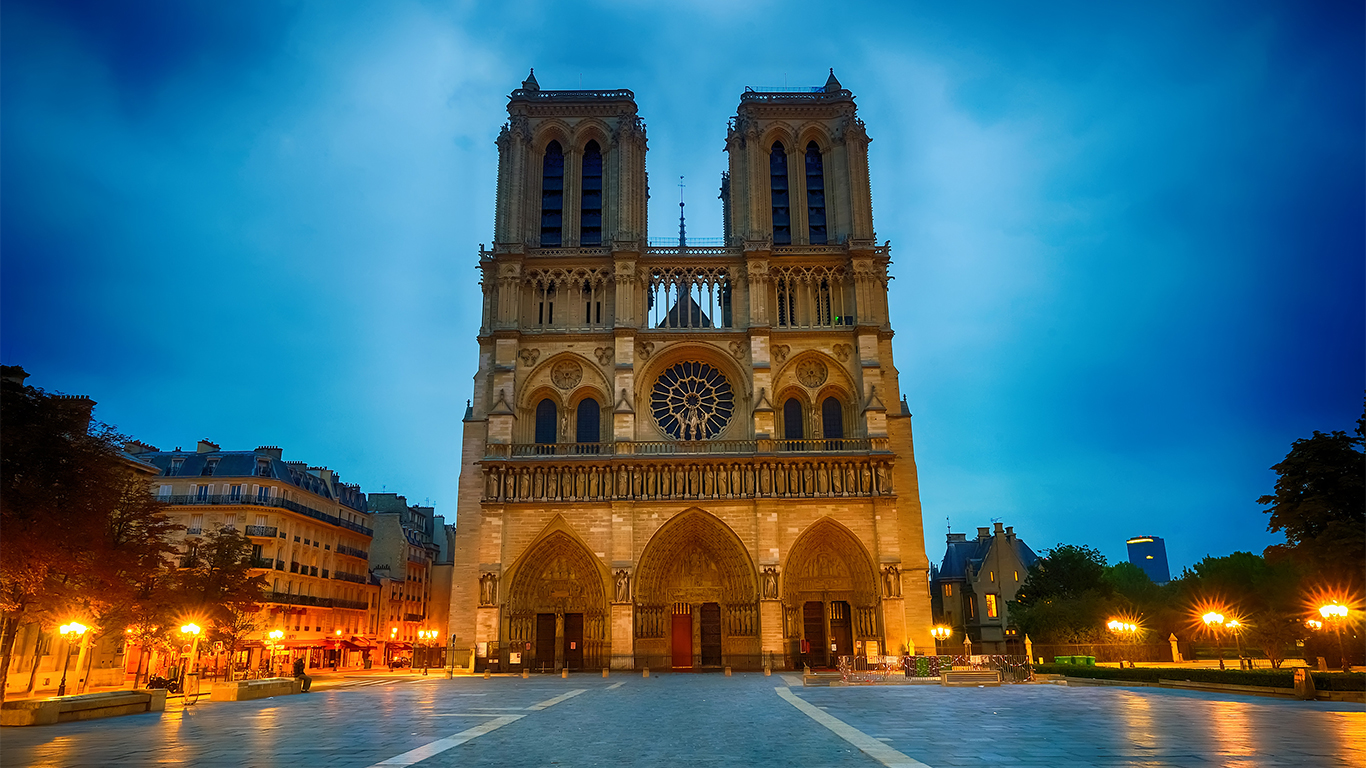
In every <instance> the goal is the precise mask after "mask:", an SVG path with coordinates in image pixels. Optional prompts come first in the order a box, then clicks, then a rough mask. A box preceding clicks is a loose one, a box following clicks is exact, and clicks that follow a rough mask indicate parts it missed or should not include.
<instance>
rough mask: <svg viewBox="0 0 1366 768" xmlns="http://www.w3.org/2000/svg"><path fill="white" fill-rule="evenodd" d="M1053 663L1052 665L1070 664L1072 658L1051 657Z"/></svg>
mask: <svg viewBox="0 0 1366 768" xmlns="http://www.w3.org/2000/svg"><path fill="white" fill-rule="evenodd" d="M1053 663H1054V664H1071V663H1072V657H1071V656H1054V657H1053Z"/></svg>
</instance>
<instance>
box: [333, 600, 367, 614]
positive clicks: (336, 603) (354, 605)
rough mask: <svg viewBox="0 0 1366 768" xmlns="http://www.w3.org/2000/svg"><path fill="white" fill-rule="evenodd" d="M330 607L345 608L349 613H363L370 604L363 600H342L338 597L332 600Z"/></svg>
mask: <svg viewBox="0 0 1366 768" xmlns="http://www.w3.org/2000/svg"><path fill="white" fill-rule="evenodd" d="M332 607H333V608H345V609H347V610H350V611H365V610H369V608H370V604H369V603H367V602H365V601H364V600H343V599H341V598H339V597H334V598H332Z"/></svg>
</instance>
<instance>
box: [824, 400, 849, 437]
mask: <svg viewBox="0 0 1366 768" xmlns="http://www.w3.org/2000/svg"><path fill="white" fill-rule="evenodd" d="M821 428H822V430H823V431H824V432H825V439H826V440H838V439H839V438H842V437H844V407H843V406H841V405H840V401H839V398H837V397H827V398H825V399H824V400H822V401H821ZM828 447H830V448H833V449H836V450H838V448H839V446H838V445H833V446H828Z"/></svg>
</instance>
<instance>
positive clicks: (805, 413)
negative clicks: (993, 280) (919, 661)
mask: <svg viewBox="0 0 1366 768" xmlns="http://www.w3.org/2000/svg"><path fill="white" fill-rule="evenodd" d="M508 115H509V119H508V122H507V124H506V125H504V126H503V130H502V133H501V134H500V135H499V137H498V153H499V161H498V191H497V195H498V197H497V202H496V211H497V213H496V217H495V224H494V241H493V243H492V247H491V248H490V249H487V250H486V249H484V248H483V247H482V246H481V248H480V253H479V269H480V271H481V273H482V278H483V280H482V287H483V294H484V312H483V321H482V326H481V328H480V329H479V372H478V375H477V376H476V377H475V383H474V393H473V395H474V396H473V399H472V402H471V405H470V407H469V408H467V409H466V414H465V421H464V438H463V458H462V462H461V467H460V485H459V501H458V507H457V533H456V553H455V562H456V565H455V574H454V583H453V586H452V590H451V593H452V599H451V611H450V616H451V619H450V626H449V629H448V632H449V634H448V637H450V638H451V641H452V643H453V646H454V648H455V649H456V653H457V659H459V658H461V657H463V656H465V655H466V654H469V656H470V658H471V659H472V661H473V664H474V669H475V670H476V671H480V670H484V669H489V670H494V671H518V670H522V669H530V670H534V671H540V670H559V669H563V668H567V669H570V670H575V669H600V668H606V667H610V668H613V669H633V668H635V669H639V668H642V667H651V668H655V669H663V670H667V669H670V668H694V669H695V668H708V667H711V668H718V669H719V668H722V667H734V668H736V669H757V668H760V667H764V666H771V667H773V668H776V669H785V668H793V667H798V668H799V667H800V666H801V665H802V664H810V665H811V666H813V667H820V666H829V665H833V664H835V663H837V660H838V659H839V657H841V656H860V655H862V656H877V655H881V654H897V653H900V652H901V651H902V650H903V649H908V650H913V649H915V648H920V649H922V650H930V649H932V648H933V641H932V639H931V637H930V634H929V630H930V623H931V622H930V600H929V591H928V567H929V565H928V562H927V559H926V557H925V543H924V539H923V532H922V527H921V511H920V492H919V486H918V482H917V479H916V469H915V456H914V452H913V450H912V444H911V417H910V413H909V412H908V410H907V408H906V405H905V403H904V401H902V400H901V396H900V390H899V386H898V383H897V374H896V368H895V367H894V366H893V364H892V329H891V327H890V325H889V322H888V312H887V289H888V279H889V278H888V273H887V268H888V265H889V264H890V260H889V256H890V254H889V248H888V246H886V245H878V244H877V242H876V236H875V234H874V231H873V216H872V199H871V194H870V190H869V177H868V142H869V139H868V135H867V133H866V132H865V130H864V124H863V121H862V120H860V119H859V118H858V116H857V114H856V108H855V105H854V97H853V94H851V93H850V92H849V91H847V90H845V89H844V88H843V87H842V86H841V85H840V83H839V81H838V80H836V79H835V77H834V74H833V73H831V75H830V79H829V80H828V81H827V82H826V84H825V86H824V87H819V88H810V89H804V90H802V91H795V90H794V89H783V90H781V91H778V90H773V91H766V90H753V89H746V90H745V92H744V93H743V94H741V96H740V104H739V108H738V110H737V112H736V115H735V117H734V118H732V119H731V122H730V127H729V130H728V132H727V137H726V151H727V153H728V154H729V156H730V170H729V172H728V173H726V174H724V175H723V177H722V187H721V196H722V201H723V210H724V219H725V221H724V232H725V237H724V244H722V245H719V246H711V245H709V246H705V247H695V246H691V245H688V244H687V242H686V240H685V239H684V238H683V237H682V235H681V233H680V237H679V241H678V242H677V243H674V244H670V245H668V246H667V247H656V246H653V245H649V244H648V243H649V238H647V228H646V197H647V189H646V172H645V150H646V139H645V126H644V124H643V123H642V122H641V119H640V117H639V116H638V115H637V113H636V104H635V97H634V94H632V93H631V91H627V90H617V91H583V90H579V91H547V90H541V89H540V86H539V85H538V84H537V82H536V79H535V75H534V74H533V75H532V76H531V77H530V78H528V79H527V80H526V81H525V82H523V83H522V87H521V88H519V89H517V90H515V91H513V92H512V95H511V98H510V101H509V103H508Z"/></svg>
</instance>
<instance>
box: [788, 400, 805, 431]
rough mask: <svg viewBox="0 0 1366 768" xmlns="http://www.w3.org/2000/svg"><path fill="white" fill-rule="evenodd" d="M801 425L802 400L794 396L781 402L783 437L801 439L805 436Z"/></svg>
mask: <svg viewBox="0 0 1366 768" xmlns="http://www.w3.org/2000/svg"><path fill="white" fill-rule="evenodd" d="M802 427H803V425H802V402H801V401H800V400H798V399H797V398H795V397H789V398H788V399H787V402H785V403H783V439H785V440H801V439H802V438H804V437H806V434H805V430H804V429H802Z"/></svg>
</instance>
